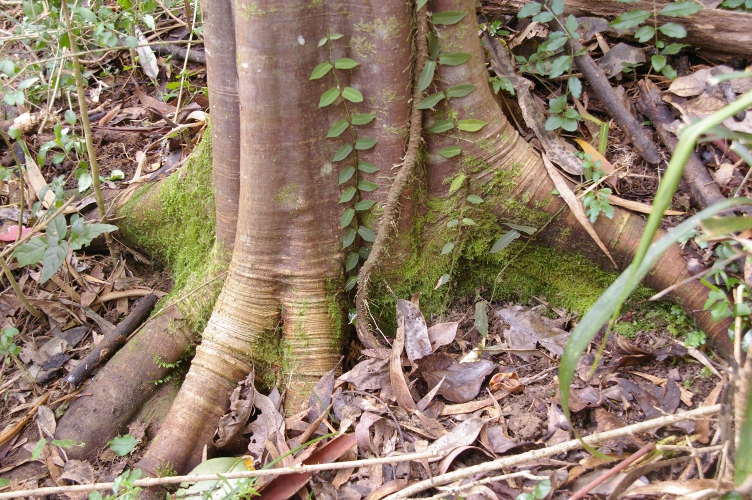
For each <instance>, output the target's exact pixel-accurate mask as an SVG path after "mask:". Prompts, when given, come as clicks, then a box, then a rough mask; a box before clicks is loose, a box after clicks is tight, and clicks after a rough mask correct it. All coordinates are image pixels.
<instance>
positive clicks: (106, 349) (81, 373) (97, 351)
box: [65, 294, 158, 387]
mask: <svg viewBox="0 0 752 500" xmlns="http://www.w3.org/2000/svg"><path fill="white" fill-rule="evenodd" d="M157 300H158V299H157V296H156V295H154V294H151V295H148V296H146V297H145V298H143V299H141V301H140V302H139V303H138V304H137V305H136V307H135V308H134V309H133V311H131V312H130V314H128V316H126V317H125V319H124V320H123V321H121V322H120V324H119V325H118V326H117V327H115V329H114V330H113V331H112V333H111V334H109V335H108V336H107V337H105V338H104V339H103V340H102V341H101V342H100V343H99V344H98V345H97V346H96V347H95V348H94V349H93V350H92V351H91V352H90V353H89V354H88V355H87V356H86V358H85V359H84V360H83V361H81V362H80V363H79V364H78V365H76V367H75V368H74V369H73V371H72V372H70V374H69V375H68V376H67V377H66V378H65V381H66V382H68V383H70V384H72V385H73V387H78V386H79V385H80V384H81V382H82V381H83V380H84V379H85V378H86V377H88V376H89V375H90V374H91V372H93V371H94V370H95V369H96V368H97V367H98V366H100V365H101V364H102V363H105V362H107V360H109V359H110V358H111V357H112V356H113V355H114V354H115V353H116V352H117V351H118V349H120V348H121V347H122V346H123V345H124V344H125V341H126V340H127V339H128V336H129V335H130V334H131V333H133V332H134V331H135V330H136V328H138V327H139V326H140V325H141V323H143V322H144V320H146V318H147V317H148V316H149V313H151V310H152V309H154V305H155V304H156V303H157Z"/></svg>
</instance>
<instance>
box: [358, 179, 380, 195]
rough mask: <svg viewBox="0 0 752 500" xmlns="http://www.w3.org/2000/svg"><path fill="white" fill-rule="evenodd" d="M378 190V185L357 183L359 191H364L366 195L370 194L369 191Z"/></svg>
mask: <svg viewBox="0 0 752 500" xmlns="http://www.w3.org/2000/svg"><path fill="white" fill-rule="evenodd" d="M378 188H379V185H378V184H376V183H374V182H371V181H359V182H358V189H359V190H361V191H365V192H367V193H370V192H371V191H375V190H377V189H378Z"/></svg>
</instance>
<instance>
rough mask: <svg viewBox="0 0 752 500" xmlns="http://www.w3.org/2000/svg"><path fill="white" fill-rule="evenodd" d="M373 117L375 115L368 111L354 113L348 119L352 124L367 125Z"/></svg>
mask: <svg viewBox="0 0 752 500" xmlns="http://www.w3.org/2000/svg"><path fill="white" fill-rule="evenodd" d="M374 118H376V117H375V116H374V115H371V114H369V113H355V114H354V115H352V117H351V118H350V119H351V121H352V124H353V125H367V124H369V123H371V122H372V121H373V119H374Z"/></svg>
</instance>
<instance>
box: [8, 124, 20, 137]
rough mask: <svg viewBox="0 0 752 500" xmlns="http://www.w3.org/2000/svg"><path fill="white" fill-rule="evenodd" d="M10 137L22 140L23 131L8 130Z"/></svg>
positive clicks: (14, 128)
mask: <svg viewBox="0 0 752 500" xmlns="http://www.w3.org/2000/svg"><path fill="white" fill-rule="evenodd" d="M8 136H10V138H11V139H16V140H18V139H20V138H21V131H20V130H19V129H17V128H16V127H10V128H9V129H8Z"/></svg>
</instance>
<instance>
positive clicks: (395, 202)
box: [355, 7, 428, 349]
mask: <svg viewBox="0 0 752 500" xmlns="http://www.w3.org/2000/svg"><path fill="white" fill-rule="evenodd" d="M426 9H427V8H426V7H422V8H421V9H419V10H418V12H417V13H416V16H417V23H418V30H417V33H416V35H415V46H416V56H415V68H414V70H413V103H412V110H411V111H410V135H409V139H408V142H407V153H406V154H405V158H404V160H403V161H402V165H401V167H400V169H399V171H398V172H397V175H396V176H395V177H394V183H393V184H392V187H391V189H390V190H389V194H388V195H387V199H386V204H385V205H384V213H383V215H382V216H381V220H380V221H379V228H378V231H377V233H376V240H375V241H374V242H373V247H371V253H370V254H369V255H368V259H366V261H365V262H364V263H363V267H361V268H360V275H359V277H358V292H357V293H356V295H355V308H356V316H355V326H356V329H357V331H358V338H360V340H361V341H362V342H363V344H365V346H366V347H367V348H369V349H378V348H381V347H383V346H382V344H381V342H379V340H378V339H377V338H376V336H375V335H374V334H373V332H372V331H371V324H370V323H369V322H368V317H367V316H368V315H367V314H366V302H367V301H368V281H369V279H370V277H371V272H372V271H373V269H374V268H375V267H376V264H377V263H378V262H379V260H380V259H381V256H382V255H383V254H384V252H385V251H386V245H387V241H388V239H389V232H390V230H391V227H392V224H393V223H394V221H395V219H396V217H397V215H398V214H399V200H400V196H402V192H403V191H404V190H405V187H406V186H407V181H408V180H409V179H410V176H411V175H412V173H413V170H414V169H415V165H416V163H418V153H419V152H420V140H421V130H422V128H423V111H421V110H420V109H418V104H420V102H421V101H422V100H423V93H424V92H422V91H419V90H418V89H419V86H418V81H419V79H420V74H421V72H422V71H423V66H424V65H425V63H426V59H427V58H428V39H427V35H428V17H427V15H426Z"/></svg>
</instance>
